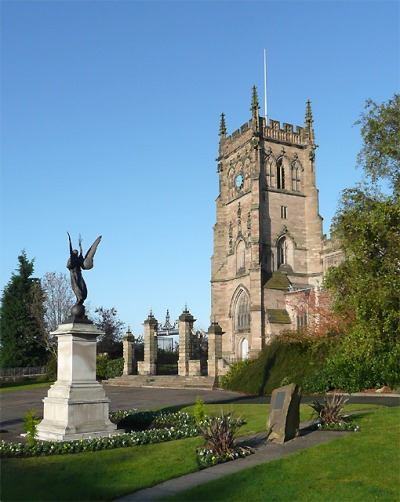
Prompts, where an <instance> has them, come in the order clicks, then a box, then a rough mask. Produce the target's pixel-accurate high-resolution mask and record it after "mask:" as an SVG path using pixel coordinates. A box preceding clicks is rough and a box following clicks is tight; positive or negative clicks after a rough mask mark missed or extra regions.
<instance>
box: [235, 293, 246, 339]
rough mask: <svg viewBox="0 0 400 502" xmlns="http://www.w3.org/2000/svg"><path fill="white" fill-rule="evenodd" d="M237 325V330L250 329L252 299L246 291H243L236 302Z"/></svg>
mask: <svg viewBox="0 0 400 502" xmlns="http://www.w3.org/2000/svg"><path fill="white" fill-rule="evenodd" d="M235 325H236V326H235V328H236V331H248V330H249V329H250V300H249V297H248V295H247V293H246V292H245V291H241V293H240V295H239V298H238V301H237V303H236V312H235Z"/></svg>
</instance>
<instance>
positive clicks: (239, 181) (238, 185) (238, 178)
mask: <svg viewBox="0 0 400 502" xmlns="http://www.w3.org/2000/svg"><path fill="white" fill-rule="evenodd" d="M235 187H236V188H237V190H240V189H241V188H243V175H242V174H241V173H239V174H238V175H237V176H236V178H235Z"/></svg>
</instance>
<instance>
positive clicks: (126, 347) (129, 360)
mask: <svg viewBox="0 0 400 502" xmlns="http://www.w3.org/2000/svg"><path fill="white" fill-rule="evenodd" d="M134 341H135V338H134V336H133V335H132V333H131V330H130V328H129V327H128V331H127V332H126V333H125V335H124V337H123V339H122V347H123V355H124V371H123V373H122V374H123V375H133V374H134V372H135V369H136V360H135V350H134V347H133V343H134Z"/></svg>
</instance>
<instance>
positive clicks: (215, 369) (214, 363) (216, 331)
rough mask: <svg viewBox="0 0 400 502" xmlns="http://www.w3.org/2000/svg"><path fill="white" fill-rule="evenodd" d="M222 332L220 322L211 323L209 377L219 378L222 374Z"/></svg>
mask: <svg viewBox="0 0 400 502" xmlns="http://www.w3.org/2000/svg"><path fill="white" fill-rule="evenodd" d="M223 334H224V331H222V328H221V326H220V325H219V324H218V322H213V323H211V326H210V327H209V328H208V376H211V377H214V378H216V379H217V378H218V376H219V375H220V374H221V370H222V365H223V359H222V335H223Z"/></svg>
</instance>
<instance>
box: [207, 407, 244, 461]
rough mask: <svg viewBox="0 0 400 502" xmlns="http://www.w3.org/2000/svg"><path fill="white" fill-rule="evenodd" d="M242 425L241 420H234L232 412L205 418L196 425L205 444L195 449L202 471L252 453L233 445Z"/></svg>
mask: <svg viewBox="0 0 400 502" xmlns="http://www.w3.org/2000/svg"><path fill="white" fill-rule="evenodd" d="M243 423H244V422H243V420H242V419H241V418H234V416H233V411H231V412H230V413H229V414H228V415H225V414H224V412H223V410H221V415H220V416H218V417H207V416H206V417H205V418H204V420H203V421H202V422H201V423H197V428H198V430H199V431H200V433H201V434H202V435H203V437H204V439H205V440H206V442H207V443H206V446H205V447H201V448H198V449H197V462H198V465H199V466H200V467H201V468H202V469H204V468H206V467H211V466H213V465H216V464H220V463H223V462H228V461H229V460H235V459H236V458H240V457H245V456H247V455H250V454H251V453H252V450H251V449H250V448H242V447H236V446H235V445H234V441H235V436H236V432H237V431H238V430H239V428H240V427H241V426H242V425H243Z"/></svg>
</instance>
